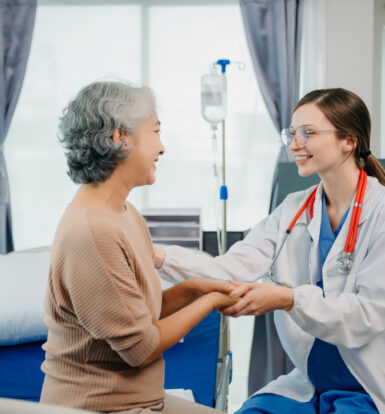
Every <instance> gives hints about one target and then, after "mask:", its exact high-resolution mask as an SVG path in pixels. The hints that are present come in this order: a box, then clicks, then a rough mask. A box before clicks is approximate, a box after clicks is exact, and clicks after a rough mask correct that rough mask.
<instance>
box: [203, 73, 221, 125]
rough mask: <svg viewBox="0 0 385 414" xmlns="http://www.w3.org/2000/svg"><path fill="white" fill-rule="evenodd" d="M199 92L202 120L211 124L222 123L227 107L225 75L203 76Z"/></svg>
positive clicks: (211, 74) (212, 74)
mask: <svg viewBox="0 0 385 414" xmlns="http://www.w3.org/2000/svg"><path fill="white" fill-rule="evenodd" d="M201 91H202V95H201V98H202V99H201V103H202V116H203V118H204V119H205V120H206V121H207V122H210V123H211V124H217V123H219V122H222V121H224V120H225V118H226V106H227V94H226V77H225V75H223V74H215V73H210V74H207V75H203V76H202V78H201Z"/></svg>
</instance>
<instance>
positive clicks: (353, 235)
mask: <svg viewBox="0 0 385 414" xmlns="http://www.w3.org/2000/svg"><path fill="white" fill-rule="evenodd" d="M366 184H367V174H366V172H365V171H364V170H363V169H362V168H360V176H359V179H358V184H357V191H356V197H355V200H354V206H353V212H352V217H351V219H350V224H349V230H348V235H347V237H346V242H345V246H344V250H343V251H342V252H341V255H340V256H341V258H344V257H345V258H347V259H348V264H347V265H345V266H344V264H343V263H342V264H341V263H339V262H338V260H337V269H338V271H339V272H340V273H341V274H349V272H350V269H351V267H352V263H353V258H352V254H353V251H354V248H355V245H356V241H357V233H358V224H359V221H360V216H361V211H362V206H363V200H364V195H365V191H366ZM317 189H318V185H317V187H315V188H314V190H313V191H312V192H311V193H310V194H309V196H308V198H307V199H306V200H305V202H304V203H303V205H302V206H301V208H300V209H299V210H298V212H297V214H296V215H295V216H294V218H293V220H292V221H291V222H290V224H289V226H288V228H287V229H286V231H285V234H284V236H283V239H282V241H281V244H280V246H279V249H278V251H277V253H276V255H275V257H274V259H273V262H272V263H271V265H270V268H269V270H268V271H267V273H265V274H264V275H262V276H259V277H258V278H257V279H255V282H258V281H260V280H261V279H263V278H266V274H267V276H268V278H269V279H270V281H271V282H273V283H274V284H276V285H279V286H285V287H289V288H291V285H290V284H289V283H287V282H279V281H277V280H275V278H274V277H273V267H274V265H275V263H276V261H277V259H278V257H279V254H280V252H281V250H282V248H283V246H284V244H285V242H286V239H287V237H288V236H289V234H290V232H291V230H292V229H293V227H294V226H295V225H296V224H297V221H298V219H299V217H300V216H301V215H302V213H303V212H304V211H305V209H306V208H307V207H309V217H310V220H312V219H313V205H314V202H315V195H316V192H317ZM345 267H346V268H345Z"/></svg>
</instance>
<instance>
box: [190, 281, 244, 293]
mask: <svg viewBox="0 0 385 414" xmlns="http://www.w3.org/2000/svg"><path fill="white" fill-rule="evenodd" d="M182 283H183V282H182ZM184 283H188V284H189V286H190V287H191V288H192V289H194V291H195V293H196V295H197V296H201V295H205V294H206V293H210V292H222V293H231V292H232V291H234V290H236V289H238V288H239V286H236V285H234V284H232V283H230V282H226V281H223V280H211V279H203V278H198V279H190V280H189V281H188V282H184Z"/></svg>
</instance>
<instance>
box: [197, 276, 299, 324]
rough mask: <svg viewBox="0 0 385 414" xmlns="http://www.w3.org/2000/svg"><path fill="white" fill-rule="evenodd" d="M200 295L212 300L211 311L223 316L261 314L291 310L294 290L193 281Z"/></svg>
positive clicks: (238, 283) (217, 281)
mask: <svg viewBox="0 0 385 414" xmlns="http://www.w3.org/2000/svg"><path fill="white" fill-rule="evenodd" d="M193 283H195V284H196V289H197V291H198V292H199V293H200V294H202V295H203V294H207V295H209V296H210V297H211V298H212V300H213V306H214V309H218V310H219V312H220V313H222V314H223V315H226V316H232V317H238V316H241V315H255V316H258V315H262V314H264V313H267V312H271V311H274V310H277V309H281V310H290V309H291V308H292V307H293V303H294V296H293V290H292V289H289V288H286V287H282V286H276V285H272V284H268V283H245V282H234V281H229V282H223V281H219V280H208V279H194V282H193Z"/></svg>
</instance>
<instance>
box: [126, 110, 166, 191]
mask: <svg viewBox="0 0 385 414" xmlns="http://www.w3.org/2000/svg"><path fill="white" fill-rule="evenodd" d="M159 133H160V122H159V120H158V115H157V114H156V112H154V113H153V115H152V116H151V117H150V118H149V119H148V120H147V121H146V122H145V123H144V124H142V125H140V126H139V127H138V128H137V129H136V131H135V132H134V133H132V134H129V135H127V136H126V144H127V146H133V147H134V148H133V149H132V150H131V151H130V155H129V156H128V158H127V160H126V165H127V168H128V169H129V174H130V177H131V178H132V179H133V180H134V184H135V186H141V185H146V184H153V183H154V182H155V170H156V165H155V164H156V162H157V161H158V159H159V155H162V154H163V153H164V151H165V149H164V146H163V144H162V142H161V140H160V136H159Z"/></svg>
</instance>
